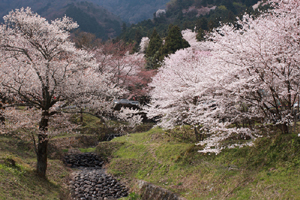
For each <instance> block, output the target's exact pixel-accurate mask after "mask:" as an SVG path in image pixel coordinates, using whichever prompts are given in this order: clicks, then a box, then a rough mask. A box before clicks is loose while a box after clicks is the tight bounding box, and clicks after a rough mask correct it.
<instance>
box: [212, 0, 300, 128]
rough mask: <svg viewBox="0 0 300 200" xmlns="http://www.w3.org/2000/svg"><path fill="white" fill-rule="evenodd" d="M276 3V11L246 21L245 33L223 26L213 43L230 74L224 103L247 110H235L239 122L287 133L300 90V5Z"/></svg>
mask: <svg viewBox="0 0 300 200" xmlns="http://www.w3.org/2000/svg"><path fill="white" fill-rule="evenodd" d="M275 2H276V3H278V4H277V5H275V4H273V5H274V7H275V9H274V10H271V11H269V12H268V13H266V14H262V15H261V16H259V17H257V18H255V19H253V18H252V17H251V16H248V15H245V16H243V19H242V20H240V21H239V22H238V23H239V24H240V26H241V27H242V28H241V29H238V30H236V28H235V27H234V26H230V25H225V26H223V27H221V28H219V29H218V30H216V31H215V32H214V34H213V36H212V37H211V39H212V40H213V41H214V43H213V51H214V53H215V54H216V55H218V56H217V58H218V60H219V63H218V64H219V65H220V67H221V66H226V67H227V68H228V72H227V75H226V76H225V77H224V90H223V92H224V94H225V92H226V98H225V99H226V101H228V102H229V101H232V102H233V100H234V102H236V103H239V104H240V105H244V106H245V107H246V110H245V109H241V107H238V106H235V108H236V109H232V111H233V112H235V113H236V114H235V115H236V116H237V118H250V119H251V118H263V119H264V120H265V122H267V123H273V124H276V125H278V126H279V127H280V129H281V130H282V132H283V133H289V126H290V124H291V122H292V120H293V105H294V103H295V102H296V101H298V99H297V98H298V96H299V89H300V88H299V82H298V80H299V76H300V68H299V61H300V60H299V59H300V54H299V48H300V46H299V42H298V41H299V39H300V37H299V32H300V29H299V28H300V26H299V19H300V16H299V14H300V12H299V2H296V1H289V2H281V1H275ZM224 96H225V95H224Z"/></svg>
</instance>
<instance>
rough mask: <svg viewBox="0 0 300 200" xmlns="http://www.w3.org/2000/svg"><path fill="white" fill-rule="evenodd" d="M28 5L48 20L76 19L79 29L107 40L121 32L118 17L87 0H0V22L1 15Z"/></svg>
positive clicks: (120, 22)
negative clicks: (65, 17) (64, 17)
mask: <svg viewBox="0 0 300 200" xmlns="http://www.w3.org/2000/svg"><path fill="white" fill-rule="evenodd" d="M21 7H30V8H31V9H32V10H33V11H34V12H37V13H38V14H39V15H41V16H42V17H45V18H46V19H48V20H54V19H56V18H60V17H63V16H64V15H67V16H69V17H71V18H73V19H74V21H77V23H78V24H79V29H80V30H81V31H85V32H89V33H93V34H95V35H96V36H97V37H98V38H101V39H103V40H107V39H109V38H114V37H116V36H118V35H119V34H120V33H121V24H122V21H121V19H120V18H119V17H117V16H116V15H114V14H112V13H111V12H109V11H107V10H106V9H105V8H103V7H101V6H98V5H96V4H93V3H91V2H90V3H89V2H87V1H77V0H76V1H72V0H65V1H58V0H54V1H51V2H49V1H46V0H42V1H39V2H37V1H35V0H29V1H22V0H10V1H1V2H0V17H1V19H0V22H1V21H3V19H2V17H3V16H4V15H6V14H8V12H10V11H11V10H14V9H17V8H21Z"/></svg>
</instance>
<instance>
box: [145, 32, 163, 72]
mask: <svg viewBox="0 0 300 200" xmlns="http://www.w3.org/2000/svg"><path fill="white" fill-rule="evenodd" d="M162 43H163V42H162V39H161V38H160V36H159V35H158V33H157V31H156V29H154V30H153V32H152V35H151V37H150V42H149V45H148V48H147V50H146V55H145V56H146V59H147V68H148V69H153V68H157V67H158V64H157V62H158V61H157V60H156V58H157V57H158V56H157V55H158V53H159V49H160V48H161V46H162Z"/></svg>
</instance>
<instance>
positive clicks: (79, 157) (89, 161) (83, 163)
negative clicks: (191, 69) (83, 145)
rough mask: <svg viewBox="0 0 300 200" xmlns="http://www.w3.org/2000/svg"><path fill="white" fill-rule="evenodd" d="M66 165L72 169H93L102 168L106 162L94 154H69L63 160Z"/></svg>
mask: <svg viewBox="0 0 300 200" xmlns="http://www.w3.org/2000/svg"><path fill="white" fill-rule="evenodd" d="M63 161H64V163H65V164H66V165H67V166H69V167H72V168H77V167H93V168H102V165H103V163H104V161H103V160H102V159H101V158H100V157H99V156H97V155H96V154H93V153H81V154H67V155H65V157H64V159H63Z"/></svg>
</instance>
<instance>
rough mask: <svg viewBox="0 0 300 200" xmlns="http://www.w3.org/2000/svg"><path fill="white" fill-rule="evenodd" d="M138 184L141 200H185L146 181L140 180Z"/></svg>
mask: <svg viewBox="0 0 300 200" xmlns="http://www.w3.org/2000/svg"><path fill="white" fill-rule="evenodd" d="M138 184H139V188H140V193H141V197H142V200H186V199H185V198H182V197H179V196H178V195H177V194H175V193H173V192H171V191H169V190H166V189H164V188H161V187H158V186H155V185H153V184H151V183H147V182H146V181H142V180H140V181H139V183H138Z"/></svg>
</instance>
